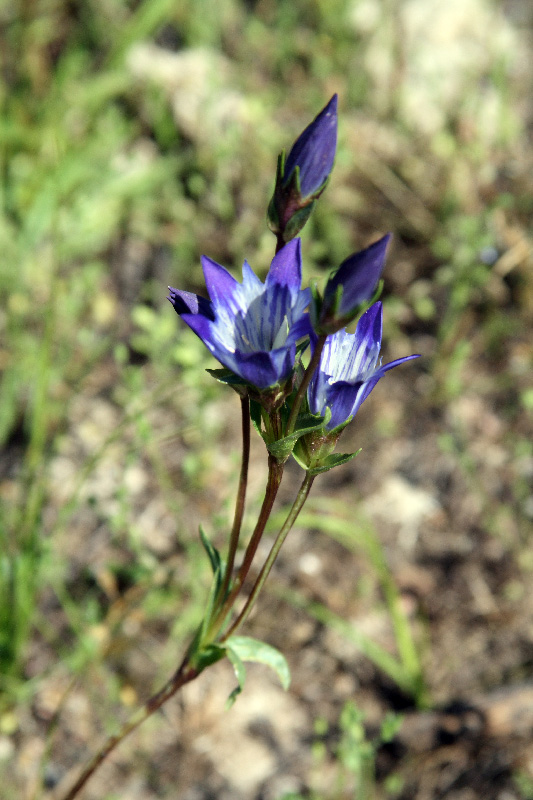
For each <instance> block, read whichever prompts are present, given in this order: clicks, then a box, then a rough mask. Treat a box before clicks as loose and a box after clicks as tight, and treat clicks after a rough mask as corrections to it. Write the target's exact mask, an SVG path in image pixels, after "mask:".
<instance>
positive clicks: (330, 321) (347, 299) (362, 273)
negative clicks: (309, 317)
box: [316, 234, 391, 333]
mask: <svg viewBox="0 0 533 800" xmlns="http://www.w3.org/2000/svg"><path fill="white" fill-rule="evenodd" d="M390 238H391V237H390V234H387V235H386V236H384V237H383V238H382V239H379V240H378V241H377V242H374V244H371V245H370V247H367V248H366V249H365V250H361V251H360V252H358V253H353V255H351V256H349V258H347V259H345V260H344V261H343V262H342V264H341V265H340V267H339V268H338V269H337V270H336V271H335V272H334V273H333V274H332V275H331V276H330V278H329V280H328V282H327V284H326V288H325V290H324V299H323V301H322V304H321V308H320V312H319V313H318V321H317V324H316V330H317V331H318V332H320V333H335V331H338V330H340V329H341V328H344V327H345V326H346V325H347V324H348V323H349V322H351V320H352V319H354V318H355V317H356V316H357V314H358V313H359V310H360V308H361V305H362V304H363V303H365V302H366V301H367V300H370V298H371V297H372V295H373V293H374V291H375V290H376V288H377V285H378V282H379V279H380V277H381V273H382V272H383V267H384V266H385V251H386V249H387V245H388V243H389V240H390Z"/></svg>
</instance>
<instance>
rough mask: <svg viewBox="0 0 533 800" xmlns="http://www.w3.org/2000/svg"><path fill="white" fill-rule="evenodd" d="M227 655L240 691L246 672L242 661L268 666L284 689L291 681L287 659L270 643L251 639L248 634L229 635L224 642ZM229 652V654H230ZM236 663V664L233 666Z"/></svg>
mask: <svg viewBox="0 0 533 800" xmlns="http://www.w3.org/2000/svg"><path fill="white" fill-rule="evenodd" d="M224 645H225V647H226V649H227V655H228V658H229V659H230V661H231V663H232V664H233V666H234V669H235V674H236V676H237V680H238V681H239V688H240V690H241V691H242V688H243V686H244V679H245V677H246V672H245V670H244V665H243V663H242V662H243V661H254V662H256V663H258V664H265V665H266V666H267V667H270V669H272V670H273V671H274V672H275V673H276V675H277V676H278V678H279V680H280V683H281V685H282V686H283V688H284V689H288V688H289V686H290V682H291V673H290V670H289V665H288V663H287V659H286V658H285V656H284V655H283V653H280V651H279V650H277V649H276V648H275V647H272V645H270V644H267V643H266V642H261V641H260V640H259V639H252V638H251V637H250V636H230V637H229V639H227V640H226V641H225V642H224ZM230 653H231V655H230ZM235 665H237V666H235Z"/></svg>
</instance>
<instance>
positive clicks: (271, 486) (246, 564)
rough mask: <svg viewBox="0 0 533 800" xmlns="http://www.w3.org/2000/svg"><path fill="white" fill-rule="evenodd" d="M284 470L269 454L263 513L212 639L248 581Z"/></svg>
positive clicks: (214, 624)
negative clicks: (247, 577)
mask: <svg viewBox="0 0 533 800" xmlns="http://www.w3.org/2000/svg"><path fill="white" fill-rule="evenodd" d="M283 468H284V464H281V463H280V462H279V461H278V460H277V459H275V458H274V456H271V455H270V454H269V456H268V478H267V485H266V490H265V498H264V500H263V505H262V506H261V511H260V513H259V517H258V520H257V523H256V525H255V528H254V532H253V533H252V536H251V538H250V541H249V542H248V547H247V548H246V552H245V554H244V558H243V562H242V564H241V567H240V569H239V571H238V573H237V575H236V577H235V580H234V582H233V586H232V589H231V592H230V593H229V595H228V597H227V598H226V600H225V601H224V603H223V604H222V606H221V607H220V609H219V611H218V613H217V614H216V616H215V618H214V620H213V622H212V624H211V627H210V630H209V636H210V638H211V637H212V636H213V634H216V633H217V632H218V631H219V630H220V627H221V626H222V624H223V622H224V620H225V618H226V616H227V615H228V613H229V612H230V611H231V608H232V606H233V603H234V602H235V599H236V597H237V595H238V594H239V592H240V590H241V587H242V585H243V583H244V581H245V580H246V576H247V575H248V572H249V570H250V567H251V565H252V561H253V560H254V556H255V554H256V551H257V548H258V546H259V542H260V541H261V537H262V535H263V533H264V531H265V527H266V524H267V522H268V519H269V517H270V513H271V511H272V506H273V505H274V500H275V499H276V495H277V493H278V489H279V486H280V483H281V478H282V477H283Z"/></svg>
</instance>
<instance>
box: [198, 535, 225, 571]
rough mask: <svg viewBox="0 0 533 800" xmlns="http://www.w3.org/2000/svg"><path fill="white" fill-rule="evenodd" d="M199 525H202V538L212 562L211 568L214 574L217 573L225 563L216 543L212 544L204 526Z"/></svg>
mask: <svg viewBox="0 0 533 800" xmlns="http://www.w3.org/2000/svg"><path fill="white" fill-rule="evenodd" d="M199 527H200V539H201V542H202V544H203V546H204V550H205V552H206V553H207V556H208V558H209V563H210V564H211V569H212V570H213V574H215V573H216V572H217V570H220V571H223V566H224V564H223V561H222V558H221V556H220V553H219V552H218V550H217V549H216V547H214V545H212V544H211V542H210V541H209V538H208V536H207V534H206V532H205V531H204V529H203V528H202V526H201V525H200V526H199Z"/></svg>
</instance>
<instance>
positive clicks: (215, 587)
mask: <svg viewBox="0 0 533 800" xmlns="http://www.w3.org/2000/svg"><path fill="white" fill-rule="evenodd" d="M221 584H222V572H221V570H220V569H217V570H216V572H215V574H214V575H213V580H212V582H211V588H210V589H209V596H208V598H207V605H206V608H205V614H204V618H203V620H202V625H201V628H200V641H202V639H203V638H204V636H205V634H206V633H207V631H208V629H209V625H210V623H211V619H212V618H213V610H214V608H215V600H216V598H217V595H218V592H219V590H220V586H221Z"/></svg>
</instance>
